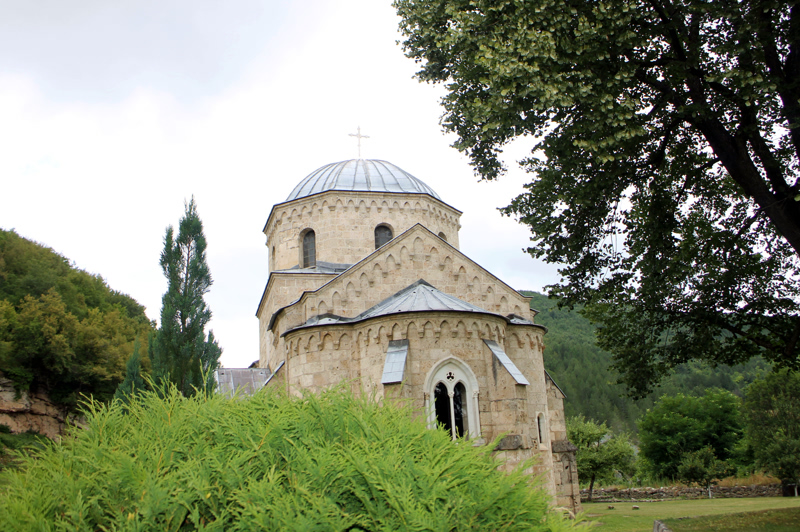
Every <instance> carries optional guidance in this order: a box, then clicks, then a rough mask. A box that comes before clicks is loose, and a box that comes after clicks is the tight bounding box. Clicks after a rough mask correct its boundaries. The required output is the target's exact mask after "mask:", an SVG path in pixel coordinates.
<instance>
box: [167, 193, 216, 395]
mask: <svg viewBox="0 0 800 532" xmlns="http://www.w3.org/2000/svg"><path fill="white" fill-rule="evenodd" d="M161 268H162V270H163V271H164V275H165V276H166V278H167V291H166V292H165V293H164V296H163V298H162V300H161V302H162V306H161V327H160V328H159V330H158V332H157V334H156V340H155V342H154V345H153V353H152V360H153V378H154V380H155V382H156V383H159V384H163V383H165V382H166V381H171V382H172V383H174V384H175V386H176V387H177V389H178V390H180V391H181V392H182V393H183V394H184V395H187V396H191V395H193V394H194V393H195V391H196V390H205V391H208V392H210V391H212V389H213V387H214V376H213V373H214V370H215V369H217V368H218V367H219V357H220V355H221V354H222V350H221V349H220V347H219V345H218V344H217V342H216V340H215V339H214V333H213V332H209V333H208V336H207V337H206V333H205V327H206V325H207V324H208V322H209V320H210V319H211V310H209V308H208V306H207V305H206V302H205V294H206V293H208V290H209V288H210V287H211V283H212V282H213V281H212V279H211V272H210V271H209V268H208V263H207V262H206V237H205V235H204V234H203V222H202V221H201V220H200V216H199V215H198V214H197V206H196V204H195V202H194V198H192V200H191V201H190V202H189V203H187V204H186V212H185V213H184V216H183V218H181V220H180V223H179V224H178V236H177V238H175V231H174V229H173V227H172V226H169V227H167V232H166V235H165V236H164V251H163V252H162V253H161Z"/></svg>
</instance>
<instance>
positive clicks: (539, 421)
mask: <svg viewBox="0 0 800 532" xmlns="http://www.w3.org/2000/svg"><path fill="white" fill-rule="evenodd" d="M543 421H544V419H543V417H542V414H539V415H538V416H536V428H537V429H538V430H539V443H540V444H543V443H544V438H543V435H544V432H543V431H542V422H543Z"/></svg>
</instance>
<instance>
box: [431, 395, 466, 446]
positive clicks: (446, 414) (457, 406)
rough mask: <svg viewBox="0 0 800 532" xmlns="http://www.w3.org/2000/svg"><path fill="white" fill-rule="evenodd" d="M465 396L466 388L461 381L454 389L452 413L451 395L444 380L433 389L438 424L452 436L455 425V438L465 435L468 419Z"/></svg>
mask: <svg viewBox="0 0 800 532" xmlns="http://www.w3.org/2000/svg"><path fill="white" fill-rule="evenodd" d="M465 397H466V389H465V388H464V385H463V384H462V383H460V382H459V383H458V384H456V387H455V389H454V390H453V410H452V415H451V411H450V396H449V395H448V393H447V387H446V386H445V385H444V383H443V382H440V383H439V384H437V385H436V388H435V389H434V391H433V401H434V410H435V411H436V424H437V425H441V426H442V427H444V429H445V430H446V431H447V432H448V433H450V436H451V437H453V427H455V431H456V433H455V436H454V439H455V438H462V437H464V433H465V432H464V422H465V421H466V412H465V411H464V400H465Z"/></svg>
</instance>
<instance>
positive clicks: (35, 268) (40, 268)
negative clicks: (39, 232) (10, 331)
mask: <svg viewBox="0 0 800 532" xmlns="http://www.w3.org/2000/svg"><path fill="white" fill-rule="evenodd" d="M51 290H54V291H55V292H56V293H58V294H59V296H60V297H61V300H62V301H63V302H64V305H66V310H67V312H69V313H70V314H73V315H74V316H75V317H76V318H78V319H79V320H82V319H84V318H86V317H87V316H88V314H89V311H90V310H91V309H98V310H100V311H101V312H102V313H105V312H108V311H110V310H112V309H114V308H116V309H117V310H119V312H120V314H121V315H122V316H125V317H127V318H131V319H133V320H136V321H137V322H145V323H147V322H148V321H149V320H148V319H147V316H146V315H145V312H144V307H143V306H142V305H140V304H139V303H137V302H136V301H135V300H134V299H133V298H131V297H130V296H127V295H125V294H121V293H120V292H117V291H115V290H112V289H111V288H109V287H108V285H107V284H106V282H105V281H104V280H103V278H102V277H100V276H99V275H92V274H90V273H87V272H85V271H83V270H80V269H78V268H76V267H75V266H72V265H71V264H70V261H69V259H67V258H65V257H62V256H61V255H59V254H58V253H56V252H55V251H53V250H52V249H50V248H48V247H45V246H43V245H41V244H37V243H36V242H32V241H30V240H28V239H26V238H23V237H21V236H19V235H18V234H17V233H16V232H14V231H13V230H12V231H6V230H4V229H0V300H4V301H8V302H9V303H11V304H12V305H14V306H18V305H20V304H21V303H22V300H23V299H25V298H26V297H32V298H34V299H38V298H39V297H41V296H43V295H44V294H46V293H48V292H49V291H51Z"/></svg>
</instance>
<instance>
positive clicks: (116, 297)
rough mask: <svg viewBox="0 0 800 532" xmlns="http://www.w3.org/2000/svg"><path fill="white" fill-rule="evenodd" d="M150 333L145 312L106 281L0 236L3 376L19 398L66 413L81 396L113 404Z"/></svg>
mask: <svg viewBox="0 0 800 532" xmlns="http://www.w3.org/2000/svg"><path fill="white" fill-rule="evenodd" d="M150 330H152V324H151V323H150V322H149V321H148V320H147V317H146V316H145V314H144V308H143V307H142V306H141V305H139V304H138V303H136V301H134V300H133V299H131V298H130V297H128V296H125V295H122V294H120V293H118V292H114V291H113V290H111V289H110V288H108V286H106V284H105V282H104V281H103V279H102V278H100V277H98V276H93V275H90V274H88V273H86V272H84V271H81V270H78V269H76V268H74V267H71V266H70V265H69V262H68V261H67V259H65V258H64V257H61V256H60V255H58V254H56V253H55V252H53V251H52V250H51V249H48V248H45V247H43V246H41V245H39V244H36V243H34V242H31V241H28V240H26V239H24V238H22V237H20V236H19V235H17V234H16V233H14V232H13V231H2V230H0V369H2V372H3V374H4V375H5V376H6V377H7V378H9V379H11V380H12V381H13V383H14V385H15V387H16V388H17V390H18V391H26V390H31V389H33V390H37V389H41V390H42V391H46V392H47V393H48V394H49V396H50V398H51V399H52V400H53V401H54V402H55V403H58V404H61V405H63V406H66V407H73V406H75V404H76V403H77V401H78V399H79V397H80V396H81V395H82V394H86V395H94V396H95V397H96V398H98V399H100V400H108V399H110V398H111V397H112V396H113V394H114V390H115V389H116V387H117V385H118V384H119V382H120V381H121V380H122V376H123V367H124V363H125V360H126V359H127V358H128V357H130V355H131V352H132V350H133V344H134V340H135V339H136V338H142V337H146V336H147V334H148V333H149V331H150Z"/></svg>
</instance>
